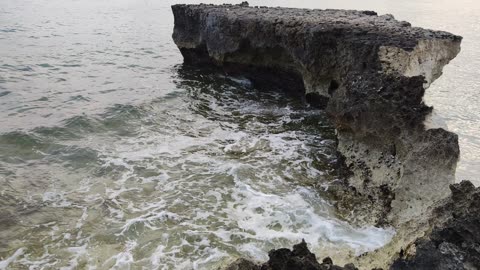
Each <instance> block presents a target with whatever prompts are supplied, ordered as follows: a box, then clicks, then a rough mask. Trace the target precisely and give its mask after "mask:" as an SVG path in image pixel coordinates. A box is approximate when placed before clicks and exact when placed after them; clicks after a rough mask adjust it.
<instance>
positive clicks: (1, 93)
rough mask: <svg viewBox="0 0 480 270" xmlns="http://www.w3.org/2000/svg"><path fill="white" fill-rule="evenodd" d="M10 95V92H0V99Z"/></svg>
mask: <svg viewBox="0 0 480 270" xmlns="http://www.w3.org/2000/svg"><path fill="white" fill-rule="evenodd" d="M10 93H11V92H10V91H3V92H0V97H3V96H6V95H8V94H10Z"/></svg>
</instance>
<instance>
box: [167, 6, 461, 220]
mask: <svg viewBox="0 0 480 270" xmlns="http://www.w3.org/2000/svg"><path fill="white" fill-rule="evenodd" d="M172 10H173V13H174V17H175V29H174V33H173V39H174V41H175V43H176V44H177V46H178V47H179V49H180V51H181V53H182V54H183V56H184V59H185V62H186V63H195V64H207V65H208V64H214V65H218V66H221V67H223V68H224V69H225V70H227V71H229V72H242V73H243V74H246V75H247V77H249V79H251V80H252V81H253V82H254V83H257V84H258V85H261V84H270V85H271V86H274V87H278V88H287V89H288V90H290V91H294V92H298V93H299V94H300V95H306V97H307V100H308V101H310V102H311V103H313V105H315V106H319V107H323V108H325V109H326V111H327V112H328V113H329V114H330V115H331V119H332V120H333V123H334V125H335V127H336V129H337V131H338V141H339V145H338V150H339V151H340V152H341V153H342V154H343V155H344V157H345V163H346V165H347V166H349V169H350V170H351V172H352V176H351V177H350V178H349V179H348V181H347V182H346V184H345V185H344V191H342V192H343V193H345V192H353V193H355V194H357V195H359V196H357V197H358V198H360V197H362V196H363V197H364V198H367V200H370V201H372V202H375V201H381V202H382V203H381V204H380V205H375V207H373V208H368V209H365V207H362V206H358V205H357V204H353V203H349V202H347V201H344V202H341V201H339V206H345V207H348V206H351V207H353V209H345V212H352V211H353V213H354V214H353V216H354V217H356V218H357V221H358V222H362V223H373V224H384V223H390V224H394V225H398V224H402V223H405V222H407V221H409V220H412V219H414V218H416V217H419V216H422V214H423V213H424V212H425V211H426V209H428V208H429V207H431V206H432V205H433V204H434V203H435V202H436V201H439V200H441V199H442V198H445V197H446V196H448V194H449V190H448V186H449V184H451V183H453V182H454V174H455V168H456V163H457V160H458V157H459V147H458V140H457V136H456V135H455V134H453V133H450V132H448V131H446V130H444V129H441V128H436V129H427V128H425V126H424V124H423V123H424V121H425V119H426V117H427V116H428V115H429V114H430V113H431V110H432V108H431V107H428V106H426V105H425V104H424V103H423V95H424V92H425V87H428V86H429V85H430V84H431V83H432V82H433V80H435V79H436V78H438V77H439V76H440V75H441V73H442V68H443V66H444V65H446V64H447V63H448V62H449V61H450V60H451V59H453V58H454V57H455V56H456V55H457V54H458V52H459V51H460V42H461V37H459V36H456V35H452V34H450V33H446V32H441V31H432V30H426V29H422V28H417V27H412V26H411V25H410V24H409V23H407V22H402V21H397V20H395V19H394V18H393V16H392V15H382V16H378V15H377V14H376V13H375V12H372V11H353V10H309V9H289V8H264V7H261V8H257V7H248V5H247V4H246V3H243V4H242V5H238V6H237V5H220V6H216V5H174V6H172ZM352 190H353V191H352ZM342 192H341V193H342ZM339 194H340V193H339ZM337 195H338V194H337ZM355 196H356V195H355ZM334 197H335V195H334ZM337 197H338V196H337ZM347 197H348V196H347ZM339 199H342V198H339ZM340 212H341V211H340ZM359 217H360V218H359Z"/></svg>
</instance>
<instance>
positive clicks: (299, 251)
mask: <svg viewBox="0 0 480 270" xmlns="http://www.w3.org/2000/svg"><path fill="white" fill-rule="evenodd" d="M268 257H269V260H268V261H267V262H265V263H263V264H261V265H258V264H255V263H253V262H250V261H247V260H244V259H239V260H237V261H235V262H234V263H232V264H231V265H229V266H228V267H227V268H226V269H227V270H236V269H238V270H358V269H357V268H356V267H355V265H353V264H347V265H345V266H344V267H340V266H337V265H334V264H333V261H332V259H331V258H329V257H327V258H325V259H323V262H322V263H321V264H320V263H319V262H318V261H317V258H316V256H315V254H313V253H311V252H310V250H309V249H308V247H307V243H306V242H305V241H304V240H302V242H301V243H299V244H297V245H294V246H293V249H292V250H290V249H287V248H281V249H274V250H271V251H270V252H269V253H268ZM242 267H246V268H242Z"/></svg>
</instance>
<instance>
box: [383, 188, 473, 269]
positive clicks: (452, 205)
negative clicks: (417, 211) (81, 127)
mask: <svg viewBox="0 0 480 270" xmlns="http://www.w3.org/2000/svg"><path fill="white" fill-rule="evenodd" d="M450 189H451V191H452V195H451V197H449V198H448V199H447V200H446V201H445V203H442V204H441V206H440V207H438V208H436V209H435V210H434V211H433V215H432V216H431V218H430V224H431V225H430V228H431V229H430V230H429V231H428V232H427V234H426V235H425V236H424V237H421V238H419V239H417V240H416V241H415V242H414V243H413V244H411V245H409V246H408V248H407V249H405V250H402V252H401V253H400V257H399V258H398V259H396V260H395V261H394V263H393V265H392V267H391V269H392V270H404V269H445V270H446V269H480V188H475V187H474V186H473V184H472V183H470V182H468V181H463V182H462V183H460V184H455V185H452V186H451V187H450Z"/></svg>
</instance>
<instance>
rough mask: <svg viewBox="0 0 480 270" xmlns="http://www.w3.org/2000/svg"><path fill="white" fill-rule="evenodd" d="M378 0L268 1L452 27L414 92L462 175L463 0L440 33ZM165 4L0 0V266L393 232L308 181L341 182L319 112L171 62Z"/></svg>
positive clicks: (166, 265) (263, 252)
mask: <svg viewBox="0 0 480 270" xmlns="http://www.w3.org/2000/svg"><path fill="white" fill-rule="evenodd" d="M198 2H200V1H198ZM218 2H225V1H218ZM379 2H380V1H378V2H373V1H366V2H365V3H364V4H362V6H359V5H360V3H357V2H354V1H350V3H348V2H346V1H344V2H335V3H333V2H328V1H326V2H322V5H319V4H317V3H316V1H305V2H300V3H298V2H295V3H294V2H293V1H279V2H278V5H283V6H303V7H320V8H324V7H336V8H362V9H375V10H378V11H379V12H381V13H394V14H395V15H397V17H398V18H401V19H408V20H410V21H412V22H413V23H414V24H416V25H421V26H427V27H431V28H440V29H445V30H451V31H453V32H455V33H458V34H461V35H464V36H465V41H464V46H463V52H462V53H461V54H460V55H459V57H458V60H454V61H453V62H452V63H451V65H450V67H447V69H446V70H445V75H444V76H443V77H442V78H441V79H439V80H438V81H437V82H436V83H434V85H433V86H432V88H431V89H430V90H429V93H431V94H429V96H428V103H429V104H434V105H435V106H436V108H437V109H438V110H437V111H438V114H439V115H440V116H441V117H443V118H444V119H445V121H446V122H447V124H448V125H449V127H450V128H451V129H452V130H454V131H455V132H457V133H459V135H460V140H461V143H462V158H463V160H462V163H461V164H460V166H459V175H461V177H470V176H474V175H475V174H476V173H477V172H478V168H479V166H478V164H479V161H478V151H475V150H480V148H479V145H480V140H479V137H478V131H479V130H478V129H479V126H478V120H479V116H478V114H477V113H478V111H479V110H475V108H477V109H478V106H479V103H478V97H476V95H475V91H474V90H475V89H474V88H475V87H476V86H478V81H476V80H478V79H479V78H476V77H475V76H474V74H473V73H474V72H476V70H472V67H478V65H479V63H478V61H476V60H478V59H475V58H474V57H473V55H474V52H472V51H471V50H472V48H475V46H477V48H478V43H475V39H472V37H473V38H474V37H475V35H478V34H476V33H475V32H474V30H475V29H474V27H477V26H478V24H476V25H471V24H468V22H471V20H474V19H473V17H472V16H469V14H470V15H471V14H474V13H472V12H475V8H476V6H475V5H477V4H473V2H471V3H472V7H473V8H471V9H465V10H464V14H465V15H464V16H462V17H461V18H455V20H453V18H452V22H451V24H453V25H455V24H457V27H455V29H453V28H452V29H450V28H449V27H452V25H451V24H449V23H448V16H447V15H448V14H450V13H448V14H447V15H446V16H444V15H443V13H441V12H440V11H439V7H438V6H436V5H434V4H433V3H431V2H426V1H425V3H423V2H422V3H420V2H418V1H415V3H416V4H412V3H411V2H413V1H408V2H403V3H395V4H391V5H390V4H379ZM382 2H383V1H382ZM388 2H392V3H393V1H388ZM173 3H174V1H157V2H154V1H147V0H145V1H133V0H121V1H115V3H113V2H112V1H93V0H88V1H60V0H57V1H46V0H45V1H43V0H39V1H13V0H6V1H2V3H1V4H0V14H1V15H0V59H1V62H0V185H1V187H0V269H7V268H8V269H10V268H11V269H28V268H29V267H30V268H31V269H59V268H62V267H64V269H142V267H143V268H145V269H151V268H154V269H155V268H158V269H214V267H216V266H219V265H221V264H223V263H225V262H226V261H227V260H228V258H231V257H237V256H246V257H250V258H254V259H260V260H264V259H266V256H267V251H268V250H270V249H272V248H279V247H285V246H291V245H292V244H293V243H296V242H298V241H300V240H301V239H302V238H305V239H306V240H307V242H308V243H309V245H310V246H311V247H312V249H313V250H314V251H315V252H316V253H317V254H318V255H319V256H321V254H325V253H324V251H325V250H328V252H329V254H328V255H330V256H331V255H337V256H344V255H346V254H350V253H351V254H358V253H360V252H363V251H366V250H371V249H375V248H377V247H380V246H382V245H383V244H385V243H386V242H388V240H389V239H390V238H391V237H392V235H393V232H392V231H391V230H381V229H377V228H355V227H352V226H350V225H348V224H345V223H344V222H341V221H339V220H337V219H336V218H335V217H334V213H332V209H331V207H330V206H329V205H328V203H326V202H325V201H324V200H323V199H322V198H321V197H319V196H318V194H317V193H316V192H315V189H316V188H322V187H324V186H325V185H326V184H328V182H330V181H334V180H335V179H336V178H337V175H336V172H335V170H334V169H333V164H334V162H335V160H336V158H337V157H336V156H335V151H334V150H335V149H334V131H333V130H332V128H331V126H330V125H329V123H328V121H327V119H326V117H325V115H324V114H323V113H322V112H321V111H319V110H315V109H313V108H310V107H308V106H307V105H306V104H304V103H303V102H302V101H301V100H300V99H299V98H298V97H295V96H290V95H288V94H285V93H279V92H278V91H275V89H270V90H265V89H264V90H259V89H255V88H252V87H251V86H250V83H249V82H248V81H247V80H245V79H243V78H232V77H228V76H225V74H222V73H221V72H219V71H216V70H197V69H195V68H191V67H185V66H182V65H181V62H182V58H181V55H180V54H179V52H178V50H177V49H176V47H175V45H174V44H173V42H172V40H171V37H170V36H171V33H172V28H173V25H172V24H173V18H172V16H171V11H170V8H169V6H170V5H171V4H173ZM251 3H252V4H254V5H255V4H262V3H261V2H260V1H256V2H251ZM409 3H410V4H409ZM437 3H438V2H437ZM263 4H265V2H263ZM409 5H410V6H409ZM412 5H413V6H415V7H417V9H414V10H413V11H412V8H411V7H412ZM435 7H436V8H437V9H435ZM416 10H418V12H417V13H415V12H416ZM427 10H431V14H433V15H431V16H430V15H429V14H430V13H427V12H426V11H427ZM415 14H417V15H415ZM418 14H424V15H425V16H424V18H425V19H423V21H422V17H421V16H418ZM432 16H433V17H432ZM475 20H477V19H476V17H475ZM459 21H461V22H459ZM440 23H441V24H440ZM458 25H462V26H464V27H462V28H459V27H458ZM477 37H478V36H477ZM476 40H480V38H478V39H476ZM467 60H468V61H467ZM477 70H478V69H477ZM477 77H478V76H477ZM459 85H462V86H463V87H459ZM453 86H455V87H453ZM453 91H455V92H453ZM452 93H455V95H454V97H455V99H452V98H448V97H449V96H453V94H452ZM458 93H461V94H458ZM459 104H461V105H462V106H460V105H459Z"/></svg>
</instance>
